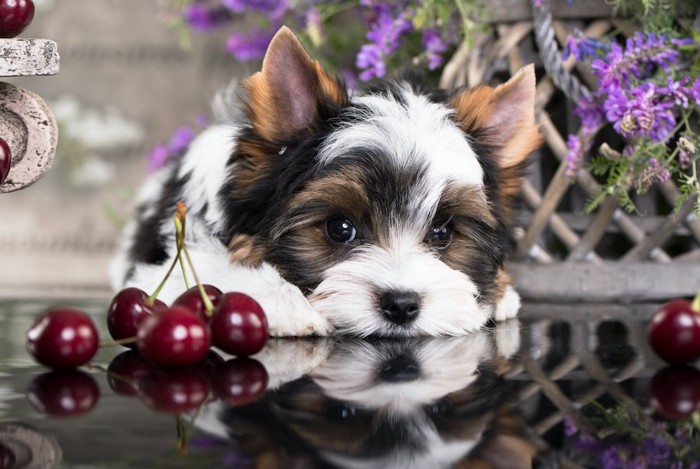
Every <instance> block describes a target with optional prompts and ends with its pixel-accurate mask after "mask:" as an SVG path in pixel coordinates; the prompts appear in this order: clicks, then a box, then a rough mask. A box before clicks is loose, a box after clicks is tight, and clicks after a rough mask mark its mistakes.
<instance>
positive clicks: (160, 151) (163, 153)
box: [148, 145, 170, 174]
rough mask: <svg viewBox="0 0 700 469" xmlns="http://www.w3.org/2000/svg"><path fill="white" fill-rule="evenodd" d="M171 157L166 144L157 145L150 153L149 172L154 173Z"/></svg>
mask: <svg viewBox="0 0 700 469" xmlns="http://www.w3.org/2000/svg"><path fill="white" fill-rule="evenodd" d="M169 158H170V152H169V151H168V147H167V146H165V145H156V146H154V147H153V149H152V150H151V153H150V155H148V173H149V174H151V173H154V172H156V171H158V170H159V169H160V168H162V167H163V166H164V165H165V163H166V162H167V161H168V159H169Z"/></svg>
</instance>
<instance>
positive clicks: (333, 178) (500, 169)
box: [113, 28, 541, 336]
mask: <svg viewBox="0 0 700 469" xmlns="http://www.w3.org/2000/svg"><path fill="white" fill-rule="evenodd" d="M241 88H242V89H241V98H240V102H239V103H234V102H231V103H230V104H229V107H234V108H235V110H234V111H231V112H229V113H228V114H229V115H231V116H233V118H232V119H233V120H232V121H230V122H226V123H222V124H217V125H214V126H212V127H211V128H209V129H208V130H206V131H204V132H203V133H202V134H201V135H200V136H199V137H198V138H197V139H196V140H195V141H194V142H193V143H192V145H191V146H190V149H189V150H188V152H187V153H186V154H185V156H184V157H183V158H182V159H181V160H179V161H175V162H173V163H172V164H171V165H169V166H168V167H167V168H166V169H165V170H164V171H163V172H162V173H161V174H159V175H158V176H157V177H156V178H154V179H153V180H151V182H150V183H149V184H147V186H146V187H145V189H144V190H143V191H142V196H141V203H140V205H139V208H138V220H137V223H136V224H135V226H133V227H132V229H131V231H130V236H129V237H128V239H129V241H128V243H127V246H125V250H124V256H123V257H122V258H121V261H120V262H117V263H116V264H115V266H116V267H115V269H114V272H113V273H114V274H115V276H114V277H115V279H116V281H115V286H117V287H122V286H124V285H128V286H138V287H141V288H143V289H145V290H147V291H153V290H154V288H155V287H156V285H157V284H158V283H159V282H160V280H161V279H162V278H163V274H164V272H165V270H166V269H167V267H168V265H169V264H170V262H171V260H172V258H173V256H174V253H175V242H174V240H173V236H174V235H173V227H172V222H171V218H172V211H173V208H174V206H175V202H176V201H178V200H183V201H184V202H185V203H186V204H187V205H188V207H189V211H188V216H189V218H188V228H187V236H188V239H187V240H188V244H189V246H190V252H191V254H192V257H193V258H194V262H195V264H196V265H197V267H198V269H199V274H200V277H202V279H203V281H205V282H207V283H212V284H215V285H217V286H219V287H220V288H221V289H222V290H238V291H244V292H246V293H248V294H250V295H251V296H253V297H255V298H256V299H258V300H259V301H260V303H261V304H262V306H263V307H264V309H265V310H266V312H267V314H268V320H269V322H270V329H271V332H272V334H273V335H303V334H314V333H315V334H321V335H325V334H329V333H331V332H332V331H334V330H335V331H338V332H345V333H351V334H355V335H359V336H367V335H371V334H374V335H388V336H397V335H399V336H416V335H433V336H435V335H460V334H463V333H465V332H467V331H472V330H476V329H478V328H480V327H481V326H482V325H483V324H484V323H485V322H486V321H487V320H488V319H489V318H492V317H494V318H495V319H497V320H501V319H505V318H508V317H513V316H514V315H515V314H516V312H517V310H518V307H519V298H518V295H517V294H516V293H515V292H514V291H513V289H512V288H511V287H510V286H509V277H508V275H507V274H506V273H505V271H504V256H505V253H504V251H505V247H506V245H507V243H508V237H507V225H508V222H509V215H510V212H511V207H510V205H511V201H512V198H513V197H514V196H515V195H516V193H517V191H518V186H519V176H520V168H522V166H523V161H524V160H525V159H526V157H527V155H528V154H529V153H530V152H531V151H533V150H534V149H535V148H536V147H537V146H538V145H539V144H540V140H541V137H540V134H539V132H538V129H537V127H536V125H535V121H534V102H535V101H534V94H535V72H534V67H532V66H530V67H527V68H524V69H523V70H521V71H519V72H518V73H517V74H516V75H515V76H513V77H512V78H511V79H510V80H509V81H508V82H507V83H505V84H503V85H500V86H498V87H496V88H491V87H488V86H478V87H476V88H473V89H469V90H460V91H457V92H456V93H454V94H452V95H449V96H448V95H447V94H445V93H442V92H434V91H428V90H425V89H424V88H423V87H422V86H421V85H419V84H416V83H414V82H412V81H410V80H408V81H407V80H404V81H396V82H390V83H385V84H382V85H380V86H378V87H376V88H373V89H370V90H368V91H367V92H365V93H363V94H356V95H351V94H349V93H348V91H347V90H346V88H345V86H344V85H343V84H342V83H341V82H340V81H339V80H337V79H336V78H334V77H332V76H331V75H329V74H328V73H327V72H326V71H324V70H323V68H322V67H321V66H320V64H319V63H318V62H316V61H314V60H312V59H311V58H310V57H309V56H308V55H307V53H306V52H305V51H304V49H303V48H302V46H301V44H300V43H299V42H298V40H297V39H296V37H295V36H294V35H293V34H292V33H291V32H290V31H289V30H288V29H286V28H283V29H282V30H280V32H279V33H278V34H277V35H276V36H275V38H274V39H273V40H272V43H271V44H270V47H269V50H268V52H267V54H266V56H265V60H264V62H263V67H262V71H261V72H259V73H256V74H255V75H253V76H251V77H250V78H248V79H247V80H245V81H244V82H243V83H242V87H241ZM183 289H184V283H183V282H182V278H181V275H180V274H179V272H178V270H176V271H175V278H174V279H173V280H171V281H170V282H169V283H168V284H167V285H166V287H165V290H163V291H162V292H161V296H162V299H163V300H164V301H166V302H167V301H170V300H172V299H173V298H174V297H175V296H176V295H178V294H179V293H180V292H181V291H182V290H183Z"/></svg>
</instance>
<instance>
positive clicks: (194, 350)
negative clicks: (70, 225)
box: [27, 203, 268, 413]
mask: <svg viewBox="0 0 700 469" xmlns="http://www.w3.org/2000/svg"><path fill="white" fill-rule="evenodd" d="M185 212H186V209H185V206H184V204H182V203H179V204H178V207H177V212H176V215H175V232H176V242H177V256H176V257H175V259H174V260H173V263H172V265H171V268H170V269H169V271H168V273H167V274H166V275H165V278H164V279H163V280H162V282H161V284H160V286H159V287H158V288H157V289H156V291H155V292H154V293H153V294H152V295H148V294H147V293H146V292H145V291H143V290H141V289H138V288H133V287H130V288H125V289H123V290H121V291H120V292H118V293H117V294H116V295H115V296H114V298H113V299H112V302H111V303H110V305H109V309H108V311H107V328H108V330H109V333H110V335H111V336H112V339H113V341H109V342H106V343H103V344H101V343H100V340H99V335H98V332H97V328H96V327H95V324H94V323H93V321H92V319H91V318H90V316H89V315H88V314H86V313H85V312H83V311H79V310H77V309H73V308H67V307H60V308H52V309H49V310H48V311H45V312H44V313H43V314H41V315H40V316H38V317H37V318H36V319H35V321H34V322H33V324H32V325H31V327H30V328H29V331H28V333H27V350H28V351H29V353H30V354H31V355H32V356H33V357H34V358H35V359H36V360H37V361H38V362H39V363H41V364H43V365H46V366H49V367H51V368H54V369H58V370H66V369H69V370H71V373H53V374H52V373H48V374H47V375H46V376H47V377H46V378H43V381H41V380H40V381H39V382H37V383H34V384H33V386H32V388H31V389H30V392H29V396H30V398H31V397H32V396H34V401H36V402H37V403H44V404H41V405H40V406H39V407H43V408H44V409H47V408H51V407H52V406H53V407H55V405H52V404H51V399H50V396H49V395H47V393H46V392H45V391H44V390H50V394H51V395H56V392H55V390H56V389H64V390H65V393H68V392H69V386H67V383H68V381H70V382H73V384H74V385H75V389H77V390H78V391H77V392H78V393H79V394H80V393H82V394H84V396H83V399H82V401H81V400H80V399H75V400H74V401H75V402H78V401H81V402H83V403H84V404H85V405H86V406H87V407H90V403H91V399H90V398H89V396H95V391H96V389H97V386H96V385H94V382H92V384H91V378H90V376H89V375H87V374H85V373H82V372H80V371H78V370H72V369H74V368H76V367H79V366H82V365H85V364H88V363H89V362H90V360H92V358H93V357H94V356H95V354H96V352H97V350H98V348H99V347H100V345H112V344H121V345H124V346H126V347H131V348H134V347H135V349H134V350H130V351H128V352H125V353H124V354H122V355H119V356H118V357H116V358H115V360H114V361H113V362H112V363H111V364H110V366H109V369H108V370H107V371H108V380H109V382H110V385H111V386H112V388H113V389H114V390H115V391H117V392H122V393H126V394H128V393H129V392H128V390H129V389H131V391H133V393H136V391H137V390H138V393H139V396H141V397H143V398H144V400H145V401H146V402H147V403H149V404H150V405H151V406H153V407H158V406H160V407H162V409H160V410H166V411H168V410H169V411H173V412H181V411H184V409H183V406H184V407H189V406H190V405H191V404H193V403H194V404H197V405H199V404H201V402H203V400H204V398H205V397H206V396H207V395H208V394H209V391H212V392H213V394H214V395H215V396H218V397H220V398H222V399H226V400H227V401H228V402H232V401H233V402H234V403H240V401H241V399H242V400H246V399H249V398H250V397H251V396H252V395H257V394H256V393H259V392H262V391H264V390H265V387H266V385H267V373H266V372H265V369H264V367H262V365H261V364H260V363H259V362H257V361H255V360H253V359H245V360H248V361H245V360H244V359H243V358H237V359H235V360H231V361H230V363H231V364H230V365H229V362H224V361H223V359H222V358H221V357H220V356H219V355H218V354H217V353H216V352H214V351H213V350H211V347H212V346H214V347H216V348H218V349H219V350H221V351H223V352H226V353H228V354H231V355H236V356H237V357H247V356H249V355H253V354H255V353H257V352H259V351H260V350H261V349H262V348H263V347H264V345H265V343H266V342H267V338H268V324H267V318H266V316H265V313H264V311H263V309H262V307H261V306H260V305H259V304H258V303H257V302H256V301H255V300H254V299H253V298H251V297H250V296H248V295H246V294H244V293H239V292H229V293H222V292H221V290H219V289H218V288H216V287H214V286H212V285H208V284H202V283H201V282H200V281H199V278H198V277H197V275H196V271H195V269H194V266H193V264H192V262H191V259H190V256H189V253H188V251H187V246H186V244H185V242H184V239H185V236H184V232H185ZM185 259H186V260H187V262H188V263H189V267H190V270H191V272H192V274H193V276H194V277H195V280H196V283H197V285H196V286H194V287H192V288H189V289H188V290H187V291H185V292H184V293H182V294H181V295H180V296H179V297H178V298H177V299H176V300H175V301H174V302H173V304H172V305H171V306H170V307H168V306H167V305H166V304H165V303H163V302H162V301H160V300H158V299H157V298H156V296H157V293H158V292H159V291H160V290H161V288H162V287H163V286H164V285H165V282H166V281H167V280H168V277H169V276H170V274H171V272H172V271H173V269H174V267H175V266H176V265H177V263H180V264H181V267H182V268H183V272H184V271H185ZM241 360H243V361H241ZM261 368H262V369H261ZM241 376H247V378H246V382H247V383H248V384H247V385H245V384H244V383H243V382H240V378H241ZM44 381H46V382H44ZM169 389H177V390H179V391H178V392H180V393H181V394H182V393H183V392H184V391H183V389H184V390H189V391H188V392H184V394H185V395H187V396H190V397H189V398H187V399H184V400H183V399H182V396H180V397H173V398H172V399H169V398H168V390H169ZM236 393H239V394H238V395H237V394H236ZM240 393H242V394H240ZM59 395H60V393H59ZM78 397H80V396H78ZM200 398H201V399H200ZM62 399H63V400H64V401H65V400H68V401H71V399H67V398H66V396H63V398H62ZM59 400H60V399H59ZM94 400H95V401H96V399H94ZM55 410H56V412H53V413H60V409H55ZM83 410H85V409H83ZM47 411H48V409H47ZM48 413H51V412H48Z"/></svg>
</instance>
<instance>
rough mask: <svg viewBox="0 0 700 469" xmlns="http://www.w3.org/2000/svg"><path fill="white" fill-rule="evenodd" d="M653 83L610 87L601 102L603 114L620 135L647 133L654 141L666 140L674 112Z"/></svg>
mask: <svg viewBox="0 0 700 469" xmlns="http://www.w3.org/2000/svg"><path fill="white" fill-rule="evenodd" d="M664 98H666V96H663V95H661V94H660V93H659V89H658V88H656V86H655V85H654V84H653V83H648V82H647V83H644V84H643V85H640V86H638V87H636V88H633V89H631V90H629V91H628V90H623V89H621V88H611V89H610V90H609V92H608V96H607V98H606V99H605V102H604V103H603V109H604V111H605V117H606V119H607V120H608V121H609V122H612V123H613V127H614V128H615V130H616V131H617V132H618V133H619V134H620V135H622V136H623V137H632V136H648V137H649V138H650V139H651V140H652V141H654V142H664V141H666V140H667V139H668V138H669V137H670V136H671V133H672V132H673V128H674V127H675V125H676V119H677V116H676V114H675V112H674V110H673V103H671V102H669V101H664Z"/></svg>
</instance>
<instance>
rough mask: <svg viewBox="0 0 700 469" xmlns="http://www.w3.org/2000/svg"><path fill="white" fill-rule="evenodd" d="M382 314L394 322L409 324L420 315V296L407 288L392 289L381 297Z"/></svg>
mask: <svg viewBox="0 0 700 469" xmlns="http://www.w3.org/2000/svg"><path fill="white" fill-rule="evenodd" d="M379 308H380V309H381V310H382V314H384V317H386V318H387V319H388V320H389V321H391V322H393V323H394V324H400V325H401V324H408V323H410V322H412V321H414V320H415V319H416V318H417V317H418V313H419V312H420V297H419V296H418V293H416V292H414V291H407V290H390V291H388V292H385V293H384V294H383V295H382V296H381V298H379Z"/></svg>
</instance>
